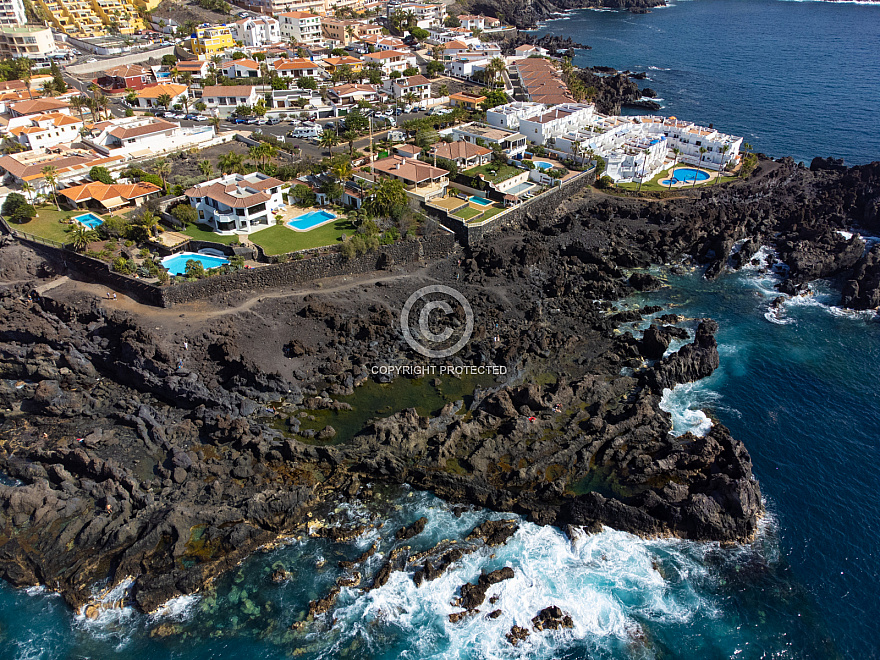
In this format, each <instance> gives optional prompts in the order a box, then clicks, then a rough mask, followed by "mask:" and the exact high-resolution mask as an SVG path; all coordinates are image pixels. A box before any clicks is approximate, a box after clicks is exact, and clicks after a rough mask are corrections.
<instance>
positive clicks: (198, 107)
mask: <svg viewBox="0 0 880 660" xmlns="http://www.w3.org/2000/svg"><path fill="white" fill-rule="evenodd" d="M195 109H196V111H197V112H204V111H205V110H207V109H208V106H207V105H205V102H204V101H196V104H195Z"/></svg>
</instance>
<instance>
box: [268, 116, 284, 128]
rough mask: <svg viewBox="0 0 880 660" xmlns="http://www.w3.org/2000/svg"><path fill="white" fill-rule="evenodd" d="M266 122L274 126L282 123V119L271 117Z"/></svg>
mask: <svg viewBox="0 0 880 660" xmlns="http://www.w3.org/2000/svg"><path fill="white" fill-rule="evenodd" d="M266 123H267V124H269V126H274V125H275V124H280V123H281V120H280V119H278V118H277V117H272V118H271V119H267V120H266Z"/></svg>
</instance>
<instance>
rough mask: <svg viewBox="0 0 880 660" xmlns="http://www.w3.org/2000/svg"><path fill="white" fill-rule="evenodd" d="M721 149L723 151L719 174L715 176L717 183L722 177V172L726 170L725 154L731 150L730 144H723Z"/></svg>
mask: <svg viewBox="0 0 880 660" xmlns="http://www.w3.org/2000/svg"><path fill="white" fill-rule="evenodd" d="M719 151H720V152H721V158H720V160H719V163H718V176H716V177H715V182H714V183H715V184H717V183H718V179H720V178H721V172H723V171H724V156H725V154H727V152H728V151H730V145H729V144H725V145H722V147H721V148H720V149H719ZM713 185H714V184H713Z"/></svg>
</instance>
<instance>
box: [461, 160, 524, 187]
mask: <svg viewBox="0 0 880 660" xmlns="http://www.w3.org/2000/svg"><path fill="white" fill-rule="evenodd" d="M489 170H494V171H495V174H492V173H491V172H490V171H489ZM524 171H525V170H521V169H519V168H518V167H514V166H513V165H499V164H498V163H489V164H487V165H477V166H476V167H472V168H471V169H469V170H465V171H464V172H463V174H465V175H467V176H476V175H478V174H482V175H483V178H484V179H485V180H486V181H489V182H491V183H500V182H501V181H507V179H509V178H511V177H514V176H516V175H517V174H521V173H523V172H524Z"/></svg>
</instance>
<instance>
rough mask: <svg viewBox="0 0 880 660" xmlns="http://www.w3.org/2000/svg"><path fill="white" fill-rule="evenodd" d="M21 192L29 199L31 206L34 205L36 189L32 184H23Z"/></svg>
mask: <svg viewBox="0 0 880 660" xmlns="http://www.w3.org/2000/svg"><path fill="white" fill-rule="evenodd" d="M21 192H23V193H24V196H25V197H26V198H27V200H28V201H29V202H30V203H31V204H33V203H34V196H33V192H34V187H33V186H32V185H31V184H30V183H28V182H27V181H25V182H23V183H22V184H21Z"/></svg>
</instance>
